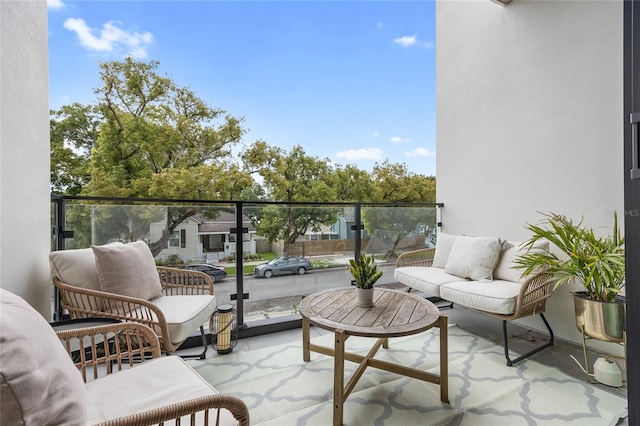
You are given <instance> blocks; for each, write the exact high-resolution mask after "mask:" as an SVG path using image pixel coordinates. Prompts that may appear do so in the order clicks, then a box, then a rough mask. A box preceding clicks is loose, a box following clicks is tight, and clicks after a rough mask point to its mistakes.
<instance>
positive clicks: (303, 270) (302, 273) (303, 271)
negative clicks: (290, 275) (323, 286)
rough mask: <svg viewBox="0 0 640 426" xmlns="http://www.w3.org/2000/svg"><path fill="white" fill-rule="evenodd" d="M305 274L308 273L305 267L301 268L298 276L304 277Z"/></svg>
mask: <svg viewBox="0 0 640 426" xmlns="http://www.w3.org/2000/svg"><path fill="white" fill-rule="evenodd" d="M305 272H307V270H306V269H304V266H301V267H300V268H298V274H299V275H304V273H305Z"/></svg>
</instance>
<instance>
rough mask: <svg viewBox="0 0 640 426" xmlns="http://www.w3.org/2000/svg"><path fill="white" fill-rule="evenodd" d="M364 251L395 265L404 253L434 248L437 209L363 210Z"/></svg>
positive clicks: (368, 208) (364, 208) (383, 208)
mask: <svg viewBox="0 0 640 426" xmlns="http://www.w3.org/2000/svg"><path fill="white" fill-rule="evenodd" d="M362 222H363V224H364V234H365V236H363V239H362V251H363V252H364V253H367V254H373V255H374V256H375V257H376V259H379V260H385V261H391V262H395V259H396V258H397V257H398V256H399V255H400V254H401V253H403V252H405V251H410V250H417V249H421V248H425V247H435V240H436V237H437V230H438V221H437V207H435V206H433V207H423V206H421V207H403V206H401V207H396V206H384V207H379V206H371V207H366V206H364V207H362Z"/></svg>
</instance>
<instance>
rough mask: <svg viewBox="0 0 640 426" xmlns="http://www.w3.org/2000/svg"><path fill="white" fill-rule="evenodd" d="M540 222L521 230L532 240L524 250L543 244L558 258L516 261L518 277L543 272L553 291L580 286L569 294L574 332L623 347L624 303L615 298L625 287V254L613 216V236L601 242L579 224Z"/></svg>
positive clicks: (555, 217)
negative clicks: (520, 272)
mask: <svg viewBox="0 0 640 426" xmlns="http://www.w3.org/2000/svg"><path fill="white" fill-rule="evenodd" d="M545 216H546V219H545V220H543V221H542V222H541V223H540V224H538V225H532V224H527V226H526V228H527V229H528V230H529V231H531V232H532V233H533V236H532V237H531V238H530V239H529V240H527V241H526V242H525V243H524V247H525V248H531V247H532V246H533V244H534V243H535V242H536V241H538V240H542V239H546V240H549V242H551V244H553V245H555V246H556V247H557V248H558V249H559V250H560V251H561V252H562V253H563V254H564V255H563V256H559V255H557V254H556V253H554V252H552V251H550V250H548V251H545V252H537V251H531V252H528V253H526V254H523V255H521V256H519V257H518V258H517V259H516V261H515V263H516V265H517V266H515V267H516V268H518V269H523V270H524V272H523V276H524V275H528V274H530V273H532V272H535V271H537V270H541V269H545V270H546V271H547V272H549V274H550V276H549V281H550V282H551V283H552V284H553V286H554V287H553V289H554V290H555V289H556V288H558V286H560V285H562V284H565V283H568V282H576V283H579V284H581V285H582V286H583V287H584V290H583V291H579V292H575V293H573V298H574V306H575V313H576V326H577V328H578V330H580V331H581V332H584V333H585V334H586V335H587V336H589V337H592V338H595V339H599V340H604V341H617V342H620V341H623V336H624V334H623V332H624V330H625V299H624V297H623V296H622V295H620V294H619V293H620V291H621V290H622V289H623V288H624V285H625V249H624V237H623V236H622V235H621V232H620V229H619V228H618V215H617V214H616V213H614V216H613V233H611V234H609V235H608V236H606V237H598V236H596V235H595V233H594V230H593V228H590V227H587V226H585V225H583V224H582V220H581V221H580V222H578V223H574V222H573V221H572V220H570V219H568V218H566V217H565V216H562V215H559V214H555V213H550V214H547V215H545Z"/></svg>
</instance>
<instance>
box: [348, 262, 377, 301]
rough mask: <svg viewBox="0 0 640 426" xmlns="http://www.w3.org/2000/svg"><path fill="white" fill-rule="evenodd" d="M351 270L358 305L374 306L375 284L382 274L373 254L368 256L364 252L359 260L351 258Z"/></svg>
mask: <svg viewBox="0 0 640 426" xmlns="http://www.w3.org/2000/svg"><path fill="white" fill-rule="evenodd" d="M349 272H351V276H352V277H353V280H354V281H355V285H356V301H357V303H358V306H361V307H363V308H370V307H371V306H373V285H374V284H375V283H376V281H378V280H379V279H380V277H381V276H382V271H381V270H379V269H378V265H376V261H375V259H374V258H373V255H371V256H369V257H367V256H366V255H365V254H364V253H363V254H361V255H360V259H358V260H357V261H356V260H354V259H349Z"/></svg>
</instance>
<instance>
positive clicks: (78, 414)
mask: <svg viewBox="0 0 640 426" xmlns="http://www.w3.org/2000/svg"><path fill="white" fill-rule="evenodd" d="M0 311H1V313H0V331H1V332H0V359H1V360H2V361H1V362H0V424H2V425H47V424H60V425H85V424H86V410H87V408H86V397H85V390H84V383H83V381H82V376H81V375H80V372H79V371H78V369H77V368H76V367H75V366H74V365H73V362H72V361H71V358H70V357H69V355H68V354H67V352H66V351H65V349H64V347H63V346H62V344H61V343H60V340H59V339H58V336H56V334H55V332H54V331H53V329H52V328H51V326H50V325H49V324H48V323H47V321H46V320H45V319H44V318H43V317H42V315H40V314H39V313H38V312H37V311H36V310H35V309H33V308H32V307H31V306H30V305H29V304H28V303H27V302H26V301H25V300H24V299H22V298H21V297H19V296H17V295H15V294H13V293H11V292H9V291H7V290H3V289H0ZM52 422H53V423H52Z"/></svg>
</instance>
